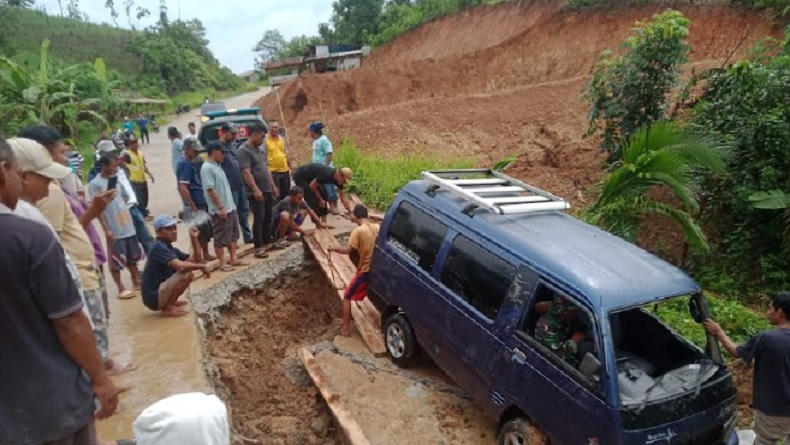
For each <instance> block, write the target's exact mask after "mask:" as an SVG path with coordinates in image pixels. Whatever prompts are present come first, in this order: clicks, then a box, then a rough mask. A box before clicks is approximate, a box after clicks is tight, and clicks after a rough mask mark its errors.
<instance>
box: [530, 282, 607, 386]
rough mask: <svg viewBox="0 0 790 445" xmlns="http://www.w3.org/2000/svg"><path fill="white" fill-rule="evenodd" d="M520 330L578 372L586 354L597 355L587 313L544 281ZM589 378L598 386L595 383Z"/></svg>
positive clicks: (589, 381) (536, 292)
mask: <svg viewBox="0 0 790 445" xmlns="http://www.w3.org/2000/svg"><path fill="white" fill-rule="evenodd" d="M518 331H519V333H520V334H521V335H522V336H528V337H530V338H532V339H533V340H534V341H535V342H536V343H538V344H539V345H540V346H542V347H543V348H544V349H546V350H547V351H548V353H549V354H552V355H553V356H554V358H555V359H556V360H557V361H561V362H563V363H564V364H565V365H566V366H569V367H571V368H572V369H574V370H577V371H579V368H580V365H581V362H582V360H583V358H584V356H585V355H586V354H587V353H590V354H593V356H596V357H597V356H598V347H597V345H596V341H595V336H594V335H593V326H592V323H591V321H590V319H589V317H588V316H587V313H586V312H584V311H583V310H582V309H581V308H580V307H579V306H577V305H576V304H575V303H574V302H573V301H572V300H571V299H569V298H567V297H565V296H564V295H562V294H560V293H558V292H556V291H554V290H553V289H551V288H550V287H548V286H546V285H545V284H543V283H540V284H538V288H537V289H536V291H535V296H534V298H533V303H532V307H531V309H530V311H529V312H528V313H527V316H526V317H524V319H523V320H522V322H521V325H520V326H519V329H518ZM587 380H588V383H591V384H593V386H595V383H596V382H593V381H591V380H590V379H589V378H588V379H587Z"/></svg>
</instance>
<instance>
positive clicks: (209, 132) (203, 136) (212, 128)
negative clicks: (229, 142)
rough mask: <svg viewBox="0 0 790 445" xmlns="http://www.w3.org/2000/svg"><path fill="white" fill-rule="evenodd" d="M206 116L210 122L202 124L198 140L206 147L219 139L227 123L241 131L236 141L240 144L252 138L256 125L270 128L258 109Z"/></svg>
mask: <svg viewBox="0 0 790 445" xmlns="http://www.w3.org/2000/svg"><path fill="white" fill-rule="evenodd" d="M205 116H206V117H207V118H208V120H206V121H205V122H201V125H200V130H199V131H198V140H200V143H201V144H202V145H203V146H204V147H205V146H207V145H208V143H209V142H211V141H216V140H217V139H219V135H220V127H222V124H224V123H225V122H231V123H234V124H236V126H237V127H238V129H239V136H238V138H237V139H236V140H237V142H239V143H242V142H244V141H246V140H247V138H248V137H250V128H252V126H253V125H254V124H257V123H261V124H263V125H264V126H265V127H266V128H269V125H268V124H267V123H266V120H265V119H264V118H263V115H261V109H260V108H257V107H255V108H240V109H238V110H235V109H230V110H222V111H212V112H209V113H207V114H206V115H205Z"/></svg>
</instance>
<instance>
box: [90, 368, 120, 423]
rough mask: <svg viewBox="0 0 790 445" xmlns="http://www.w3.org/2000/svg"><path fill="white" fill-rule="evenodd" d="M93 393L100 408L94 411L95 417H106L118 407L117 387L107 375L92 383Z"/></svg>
mask: <svg viewBox="0 0 790 445" xmlns="http://www.w3.org/2000/svg"><path fill="white" fill-rule="evenodd" d="M93 394H94V395H95V396H96V398H97V399H99V403H100V404H101V408H99V411H97V412H96V418H97V419H106V418H108V417H110V416H112V415H113V413H114V412H115V410H116V409H117V408H118V388H116V387H115V385H114V384H113V383H112V380H110V379H109V377H107V378H105V379H103V380H102V381H100V382H98V383H96V382H94V384H93Z"/></svg>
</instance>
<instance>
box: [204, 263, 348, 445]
mask: <svg viewBox="0 0 790 445" xmlns="http://www.w3.org/2000/svg"><path fill="white" fill-rule="evenodd" d="M339 313H340V303H339V300H338V298H337V293H336V291H334V290H333V289H332V287H331V286H330V285H329V284H328V282H327V281H326V279H325V278H324V277H323V275H322V274H321V272H320V270H319V269H318V267H317V265H315V263H313V262H308V263H305V264H304V266H303V267H302V268H301V269H300V270H299V271H291V272H289V273H285V274H282V275H281V276H280V277H279V278H277V279H275V280H273V281H272V282H271V283H270V284H269V285H268V286H267V287H266V289H263V290H259V291H254V292H253V291H243V292H241V293H240V294H239V295H236V296H235V297H234V298H233V302H232V304H231V305H230V307H228V308H226V309H224V310H223V311H222V313H221V314H220V317H218V320H217V322H216V323H215V324H210V325H209V326H208V327H207V332H206V345H207V346H206V350H207V352H208V355H209V356H210V357H211V358H212V359H213V360H214V362H215V364H216V365H217V366H216V374H217V375H215V376H214V379H215V385H216V387H217V389H218V392H219V395H220V396H221V397H222V399H223V400H224V401H225V403H226V404H227V406H228V410H229V414H230V416H231V419H232V425H233V431H234V433H236V436H235V438H234V442H235V443H239V444H240V443H247V444H249V443H258V444H272V445H324V444H326V445H329V444H339V443H343V440H344V439H343V438H342V434H341V433H339V432H338V431H337V429H336V426H335V423H334V419H333V418H332V414H331V412H330V411H329V409H328V408H327V407H326V405H325V404H324V401H323V399H322V398H321V396H320V394H319V393H318V390H317V389H316V388H315V387H314V386H313V383H312V381H311V380H310V377H309V376H308V375H307V373H306V371H305V370H304V368H303V367H302V364H301V362H300V361H299V359H298V358H297V356H296V350H297V349H298V348H299V347H302V346H307V345H310V344H313V343H318V342H321V341H325V340H330V341H331V340H332V338H333V337H334V335H335V333H336V332H337V328H338V320H337V318H338V314H339ZM242 436H243V437H244V438H245V439H242ZM247 439H248V440H247ZM249 440H254V441H257V442H250V441H249Z"/></svg>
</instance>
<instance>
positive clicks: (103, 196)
mask: <svg viewBox="0 0 790 445" xmlns="http://www.w3.org/2000/svg"><path fill="white" fill-rule="evenodd" d="M116 194H117V192H116V191H115V190H105V191H103V192H101V193H97V194H96V196H94V197H93V201H91V204H90V206H91V207H93V210H95V211H96V212H101V211H103V210H104V209H106V208H107V205H108V204H109V203H111V202H112V200H113V199H115V195H116Z"/></svg>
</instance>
